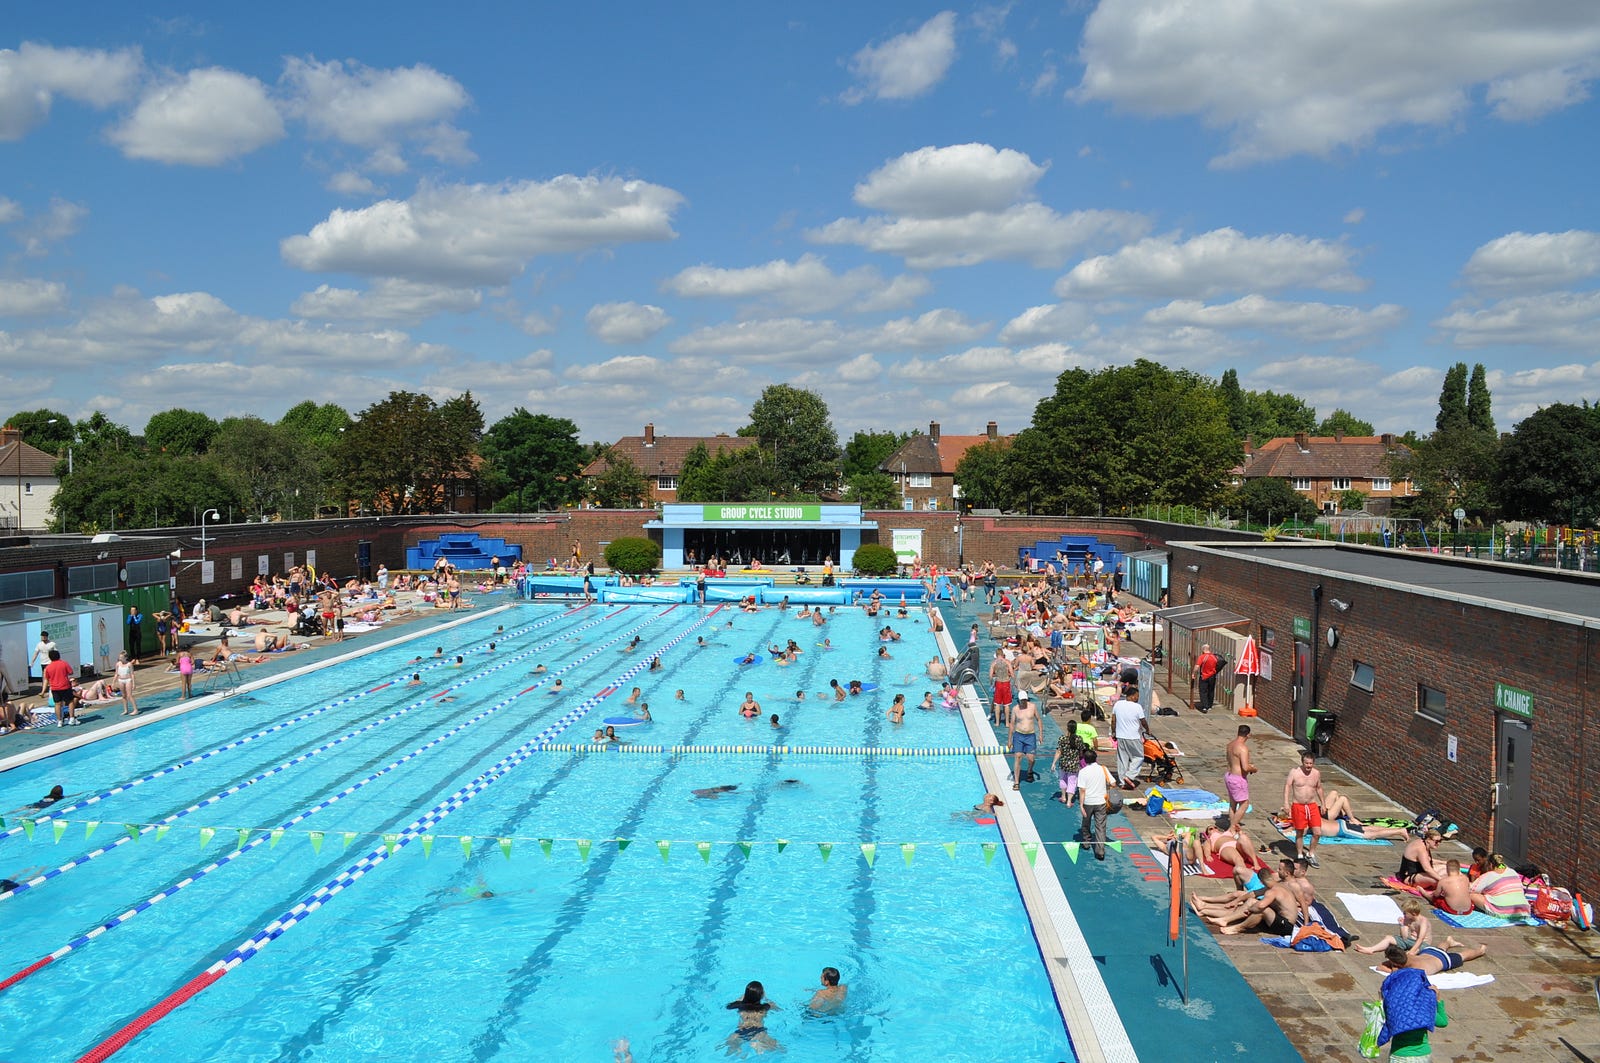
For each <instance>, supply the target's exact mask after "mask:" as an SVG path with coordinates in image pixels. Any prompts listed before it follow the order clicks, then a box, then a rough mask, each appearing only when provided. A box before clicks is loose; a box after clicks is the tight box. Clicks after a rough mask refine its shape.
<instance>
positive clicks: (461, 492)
mask: <svg viewBox="0 0 1600 1063" xmlns="http://www.w3.org/2000/svg"><path fill="white" fill-rule="evenodd" d="M456 497H457V498H466V497H467V485H466V484H456Z"/></svg>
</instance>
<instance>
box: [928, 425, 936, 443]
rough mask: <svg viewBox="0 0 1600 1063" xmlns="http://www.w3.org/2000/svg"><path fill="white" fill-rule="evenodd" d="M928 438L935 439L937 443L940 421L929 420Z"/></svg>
mask: <svg viewBox="0 0 1600 1063" xmlns="http://www.w3.org/2000/svg"><path fill="white" fill-rule="evenodd" d="M928 438H929V439H931V440H933V441H934V443H936V444H937V443H938V442H939V422H938V421H929V422H928Z"/></svg>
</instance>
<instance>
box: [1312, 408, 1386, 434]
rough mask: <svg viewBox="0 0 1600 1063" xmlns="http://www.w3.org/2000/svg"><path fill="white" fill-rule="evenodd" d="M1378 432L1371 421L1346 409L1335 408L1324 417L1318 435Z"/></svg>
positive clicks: (1318, 427)
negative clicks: (1362, 418) (1364, 419)
mask: <svg viewBox="0 0 1600 1063" xmlns="http://www.w3.org/2000/svg"><path fill="white" fill-rule="evenodd" d="M1376 434H1377V431H1376V430H1375V429H1374V428H1373V427H1372V422H1371V421H1363V420H1361V419H1360V418H1359V417H1357V416H1356V415H1355V414H1353V413H1351V412H1349V411H1348V410H1344V409H1337V410H1334V411H1333V412H1332V413H1330V414H1328V416H1326V417H1324V418H1323V419H1322V423H1321V424H1319V425H1317V435H1319V436H1333V435H1347V436H1370V435H1376Z"/></svg>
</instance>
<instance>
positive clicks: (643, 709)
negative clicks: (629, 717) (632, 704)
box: [639, 701, 650, 723]
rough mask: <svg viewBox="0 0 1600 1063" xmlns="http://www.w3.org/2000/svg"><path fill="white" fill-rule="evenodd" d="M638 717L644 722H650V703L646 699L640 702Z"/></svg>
mask: <svg viewBox="0 0 1600 1063" xmlns="http://www.w3.org/2000/svg"><path fill="white" fill-rule="evenodd" d="M639 719H641V720H643V721H644V722H645V723H649V722H650V703H649V702H648V701H646V702H643V703H642V704H640V706H639Z"/></svg>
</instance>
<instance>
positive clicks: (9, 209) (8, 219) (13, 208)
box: [0, 196, 22, 225]
mask: <svg viewBox="0 0 1600 1063" xmlns="http://www.w3.org/2000/svg"><path fill="white" fill-rule="evenodd" d="M21 217H22V204H21V203H18V202H17V201H16V200H14V199H7V198H6V197H5V196H0V225H10V224H11V223H12V222H14V221H16V220H17V219H18V218H21Z"/></svg>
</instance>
